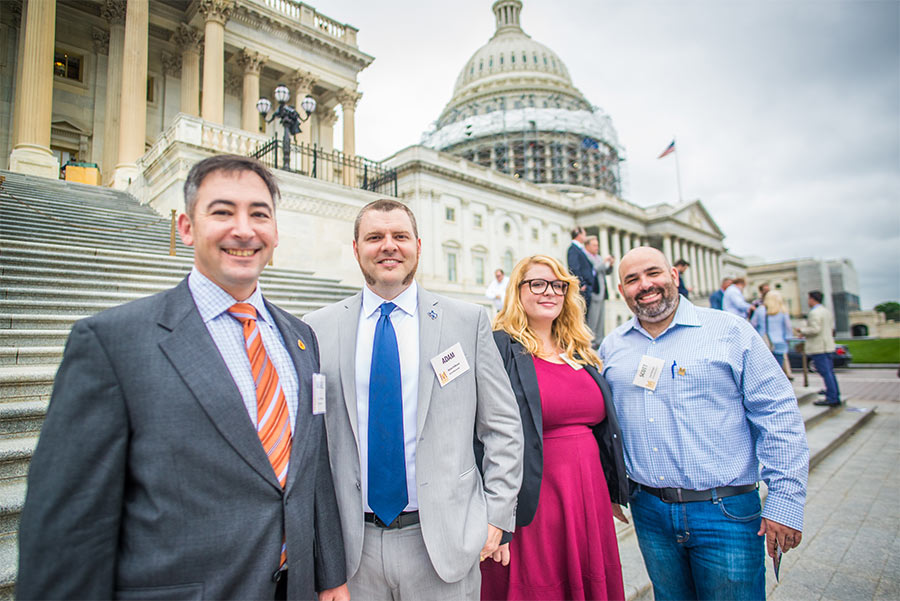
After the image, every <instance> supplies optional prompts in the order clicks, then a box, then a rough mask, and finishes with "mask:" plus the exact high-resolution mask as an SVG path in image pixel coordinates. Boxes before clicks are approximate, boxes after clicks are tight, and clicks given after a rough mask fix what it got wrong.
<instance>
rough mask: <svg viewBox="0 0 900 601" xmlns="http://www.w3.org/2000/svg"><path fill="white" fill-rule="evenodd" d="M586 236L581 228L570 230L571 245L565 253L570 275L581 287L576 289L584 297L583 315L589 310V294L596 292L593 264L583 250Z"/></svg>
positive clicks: (595, 273) (595, 274) (595, 275)
mask: <svg viewBox="0 0 900 601" xmlns="http://www.w3.org/2000/svg"><path fill="white" fill-rule="evenodd" d="M586 239H587V234H586V233H585V231H584V228H583V227H576V228H574V229H573V230H572V244H570V245H569V250H568V251H567V252H566V262H567V263H568V266H569V271H570V272H572V275H574V276H575V277H577V278H578V281H579V282H580V283H581V285H580V286H579V287H578V289H579V291H580V292H581V296H582V297H584V310H585V315H587V312H588V311H589V310H590V308H591V294H594V293H596V292H598V291H599V290H598V287H597V272H596V270H595V269H594V264H593V262H592V261H591V260H590V258H589V257H588V255H587V252H586V251H585V250H584V241H585V240H586Z"/></svg>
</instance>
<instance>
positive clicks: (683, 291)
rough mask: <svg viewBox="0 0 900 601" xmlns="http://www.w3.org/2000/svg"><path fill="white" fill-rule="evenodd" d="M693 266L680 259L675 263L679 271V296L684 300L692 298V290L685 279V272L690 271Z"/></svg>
mask: <svg viewBox="0 0 900 601" xmlns="http://www.w3.org/2000/svg"><path fill="white" fill-rule="evenodd" d="M690 266H691V264H690V263H688V262H687V261H686V260H684V259H678V260H677V261H675V269H677V270H678V294H680V295H681V296H683V297H684V298H688V296H690V291H691V290H692V289H691V288H688V285H687V281H685V280H686V278H685V277H684V274H685V272H686V271H687V270H688V267H690Z"/></svg>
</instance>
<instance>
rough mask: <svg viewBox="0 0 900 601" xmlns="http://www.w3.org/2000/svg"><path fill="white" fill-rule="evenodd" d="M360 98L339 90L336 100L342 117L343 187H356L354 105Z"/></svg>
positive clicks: (356, 93) (358, 95)
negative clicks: (339, 105) (339, 104)
mask: <svg viewBox="0 0 900 601" xmlns="http://www.w3.org/2000/svg"><path fill="white" fill-rule="evenodd" d="M360 98H362V94H360V93H359V92H356V91H355V90H341V91H340V92H339V93H338V96H337V99H338V102H340V103H341V110H342V111H343V115H344V149H343V152H344V177H343V182H344V185H345V186H350V187H351V188H355V187H356V169H355V168H354V163H355V161H356V124H355V120H356V117H355V115H356V103H357V102H359V99H360Z"/></svg>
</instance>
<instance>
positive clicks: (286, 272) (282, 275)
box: [0, 235, 358, 291]
mask: <svg viewBox="0 0 900 601" xmlns="http://www.w3.org/2000/svg"><path fill="white" fill-rule="evenodd" d="M0 249H2V250H0V258H2V265H3V266H7V265H9V266H13V265H46V266H48V267H73V266H74V267H81V268H88V267H90V268H91V269H93V268H94V266H98V268H103V269H106V267H105V266H109V267H115V266H123V267H125V268H127V267H129V266H134V267H138V268H142V267H146V268H149V269H152V270H154V273H157V274H159V273H161V272H162V271H163V270H164V271H165V272H172V273H179V274H184V273H186V272H188V271H190V268H191V265H193V250H192V249H190V248H188V249H187V250H188V253H187V254H185V255H182V254H179V255H177V256H170V255H169V254H168V247H167V248H166V252H165V253H164V254H152V253H147V252H136V251H134V250H133V249H125V248H123V249H108V248H89V247H79V246H70V245H65V244H59V243H50V242H34V241H27V240H13V239H9V238H5V237H3V236H2V235H0ZM179 253H181V251H180V250H179ZM261 279H262V281H263V285H265V282H267V281H269V280H270V279H271V280H273V281H274V280H277V279H284V280H288V281H291V282H293V281H298V280H299V281H303V280H305V279H308V280H310V281H315V282H322V283H333V284H335V285H338V284H339V280H337V279H335V278H329V277H320V276H315V275H313V272H311V271H306V270H297V269H287V268H283V267H278V266H269V267H266V269H265V271H264V272H263V274H262V278H261ZM348 289H349V290H354V291H355V290H358V288H357V287H349V288H348Z"/></svg>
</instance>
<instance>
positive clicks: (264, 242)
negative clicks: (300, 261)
mask: <svg viewBox="0 0 900 601" xmlns="http://www.w3.org/2000/svg"><path fill="white" fill-rule="evenodd" d="M277 197H278V186H277V183H276V181H275V179H274V177H273V176H272V174H271V173H270V172H269V171H268V170H267V169H266V168H265V167H264V166H263V165H262V164H261V163H259V162H258V161H256V160H254V159H248V158H245V157H237V156H217V157H212V158H209V159H206V160H204V161H201V162H200V163H198V164H197V165H195V166H194V168H193V169H192V170H191V172H190V174H189V175H188V179H187V181H186V182H185V213H186V214H183V215H181V216H180V217H179V221H178V228H179V232H180V234H181V237H182V240H184V242H185V244H187V245H189V246H193V247H194V249H195V254H194V268H193V270H192V271H191V273H190V275H189V276H188V277H187V278H185V279H184V280H183V281H182V282H181V283H180V284H179V285H178V286H177V287H175V288H173V289H171V290H167V291H165V292H162V293H160V294H157V295H155V296H151V297H149V298H145V299H141V300H138V301H134V302H131V303H128V304H125V305H122V306H120V307H116V308H114V309H110V310H108V311H103V312H102V313H99V314H97V315H94V316H93V317H89V318H87V319H84V320H82V321H79V322H78V323H76V324H75V326H74V328H73V329H72V333H71V334H70V336H69V340H68V343H67V345H66V351H65V354H64V356H63V361H62V365H61V366H60V368H59V372H58V373H57V376H56V382H55V384H54V389H53V396H52V398H51V401H50V407H49V410H48V412H47V419H46V422H45V423H44V428H43V431H42V433H41V438H40V442H39V443H38V447H37V450H36V451H35V454H34V459H33V460H32V463H31V471H30V474H29V479H28V495H27V498H26V501H25V508H24V510H23V512H22V520H21V526H20V530H19V576H18V584H17V589H16V593H17V595H18V597H19V598H20V599H64V598H78V599H279V598H281V599H284V598H289V599H315V598H316V591H320V592H319V594H318V598H319V599H320V600H323V599H329V600H331V599H346V598H347V597H348V595H349V593H348V590H347V587H346V584H345V582H346V576H345V560H344V553H343V542H342V539H341V528H340V521H339V517H338V513H337V503H336V500H335V494H334V487H333V484H332V478H331V471H330V469H329V464H328V454H327V446H326V440H325V424H324V417H323V416H322V415H316V414H315V411H314V408H315V407H316V403H315V402H314V401H315V400H317V399H314V398H313V396H314V390H313V388H314V387H313V375H314V373H315V372H317V371H318V369H319V358H318V344H317V341H316V339H315V337H314V335H313V333H312V331H311V330H310V329H309V327H308V326H306V325H305V324H304V323H302V322H301V321H299V320H298V319H296V318H295V317H293V316H291V315H289V314H288V313H286V312H285V311H283V310H281V309H279V308H278V307H276V306H274V305H272V304H270V303H268V302H267V301H266V300H265V299H264V298H263V296H262V293H261V291H260V288H259V286H258V285H257V280H258V277H259V274H260V273H261V272H262V270H263V268H264V267H265V266H266V265H267V264H268V262H269V259H270V258H271V257H272V252H273V250H274V248H275V246H276V245H277V244H278V230H277V227H276V224H275V201H276V199H277ZM260 341H261V342H260ZM321 400H322V403H323V404H324V399H321ZM273 433H274V434H273Z"/></svg>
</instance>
